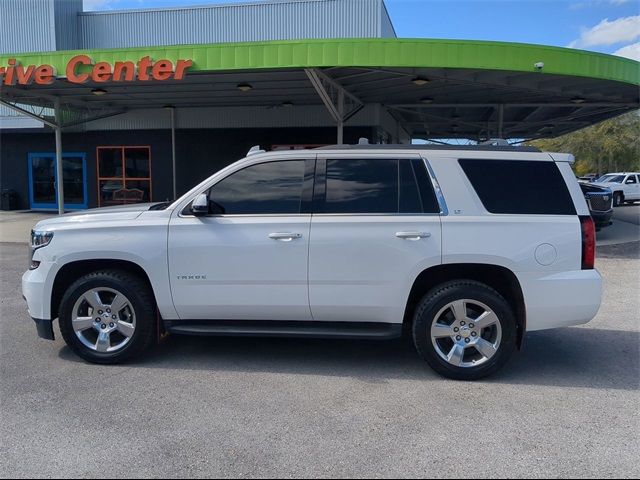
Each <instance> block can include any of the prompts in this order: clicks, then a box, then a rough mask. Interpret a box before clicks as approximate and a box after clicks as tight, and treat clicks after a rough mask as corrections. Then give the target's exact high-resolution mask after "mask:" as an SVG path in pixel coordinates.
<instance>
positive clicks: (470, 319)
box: [431, 298, 502, 368]
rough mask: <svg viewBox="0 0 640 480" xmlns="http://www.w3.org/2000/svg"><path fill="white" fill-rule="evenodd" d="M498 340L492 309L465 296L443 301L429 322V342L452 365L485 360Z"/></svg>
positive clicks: (473, 364) (499, 334)
mask: <svg viewBox="0 0 640 480" xmlns="http://www.w3.org/2000/svg"><path fill="white" fill-rule="evenodd" d="M501 340H502V327H501V325H500V320H499V319H498V316H497V315H496V314H495V312H494V311H493V310H492V309H491V308H489V307H488V306H487V305H485V304H484V303H482V302H479V301H477V300H471V299H468V298H465V299H461V300H456V301H454V302H451V303H448V304H447V305H445V306H444V307H443V308H442V309H440V311H439V312H438V313H437V314H436V317H435V320H434V321H433V323H432V326H431V342H432V343H433V346H434V348H435V350H436V352H437V354H438V355H439V356H440V358H442V359H443V360H445V361H446V362H447V363H449V364H450V365H453V366H455V367H462V368H470V367H477V366H480V365H482V364H484V363H486V362H488V361H489V360H491V358H493V357H494V356H495V354H496V353H497V352H498V349H499V348H500V342H501Z"/></svg>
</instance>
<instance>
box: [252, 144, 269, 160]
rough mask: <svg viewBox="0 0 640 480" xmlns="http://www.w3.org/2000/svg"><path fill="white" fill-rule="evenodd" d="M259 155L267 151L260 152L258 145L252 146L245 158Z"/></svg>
mask: <svg viewBox="0 0 640 480" xmlns="http://www.w3.org/2000/svg"><path fill="white" fill-rule="evenodd" d="M259 153H267V151H266V150H262V149H261V148H260V145H254V146H253V147H251V150H249V153H247V157H250V156H251V155H257V154H259Z"/></svg>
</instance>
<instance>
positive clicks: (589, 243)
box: [580, 215, 596, 270]
mask: <svg viewBox="0 0 640 480" xmlns="http://www.w3.org/2000/svg"><path fill="white" fill-rule="evenodd" d="M580 229H581V230H582V270H593V269H594V268H595V263H596V225H595V223H594V222H593V218H591V217H590V216H586V215H585V216H581V217H580Z"/></svg>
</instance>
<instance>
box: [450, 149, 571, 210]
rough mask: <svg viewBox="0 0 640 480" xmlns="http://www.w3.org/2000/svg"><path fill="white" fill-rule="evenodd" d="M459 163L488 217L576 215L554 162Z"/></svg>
mask: <svg viewBox="0 0 640 480" xmlns="http://www.w3.org/2000/svg"><path fill="white" fill-rule="evenodd" d="M459 163H460V166H461V167H462V170H463V171H464V173H465V174H466V176H467V178H468V179H469V181H470V182H471V185H472V186H473V188H474V189H475V191H476V193H477V194H478V197H480V201H481V202H482V204H483V205H484V207H485V208H486V209H487V211H489V212H491V213H501V214H521V215H576V209H575V206H574V205H573V200H572V198H571V194H570V193H569V190H568V188H567V185H566V183H565V181H564V178H563V177H562V174H561V173H560V170H559V169H558V166H557V165H556V164H555V162H545V161H526V160H481V159H460V160H459Z"/></svg>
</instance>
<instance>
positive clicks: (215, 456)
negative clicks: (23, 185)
mask: <svg viewBox="0 0 640 480" xmlns="http://www.w3.org/2000/svg"><path fill="white" fill-rule="evenodd" d="M618 253H619V252H618ZM606 256H607V257H610V258H603V257H604V255H603V256H602V257H601V258H600V260H599V261H598V268H599V269H600V271H601V272H602V273H603V275H604V277H605V280H606V287H605V299H604V304H603V307H602V309H601V311H600V313H599V315H598V317H597V318H596V319H595V320H594V321H593V322H591V323H590V324H589V325H587V326H584V327H576V328H566V329H560V330H555V331H549V332H538V333H533V334H530V335H529V336H528V338H527V342H526V346H525V350H524V351H523V352H520V353H519V354H517V355H516V356H515V357H514V358H513V360H512V362H511V363H510V364H509V365H508V366H507V368H505V369H504V370H503V371H502V372H500V373H499V374H498V375H496V376H495V377H492V378H491V379H488V380H485V381H482V382H478V383H461V382H455V381H450V380H444V379H442V378H440V377H438V376H436V375H435V374H434V373H433V372H432V371H431V370H429V368H428V367H427V366H426V365H425V364H424V363H423V362H422V361H421V360H420V359H418V357H417V356H416V354H415V353H414V352H413V351H412V349H411V347H410V345H408V344H407V342H406V341H396V342H380V343H378V342H365V341H327V340H304V341H301V340H285V339H268V340H264V339H246V338H245V339H228V338H224V339H215V338H187V337H184V338H180V337H175V338H169V339H167V340H165V341H164V343H163V344H162V345H160V346H159V347H158V348H156V349H155V351H154V352H152V353H151V354H149V355H148V356H147V357H146V358H144V359H142V360H140V361H138V362H136V363H133V364H130V365H126V366H115V367H103V366H95V365H88V364H86V363H83V362H81V361H79V360H78V359H77V358H76V357H75V356H73V355H72V354H71V352H70V351H69V350H68V349H67V348H66V347H65V346H64V343H63V341H62V340H61V339H60V336H59V334H58V333H57V326H56V334H57V337H58V338H57V340H56V341H55V342H47V341H45V340H40V339H38V338H37V336H36V332H35V327H34V325H33V323H32V322H31V320H30V319H29V318H28V316H27V313H26V309H25V305H24V302H23V300H22V298H21V294H20V282H19V279H20V275H21V273H22V271H23V269H24V268H25V266H26V264H27V258H26V248H25V246H24V245H18V244H0V262H1V265H2V281H1V284H0V302H1V303H0V314H1V315H0V359H1V360H0V362H1V363H0V476H1V477H61V476H64V477H66V476H73V477H78V476H82V477H142V476H144V477H149V476H151V477H160V476H162V477H185V476H187V477H195V476H199V477H203V476H206V477H244V476H251V477H284V478H289V477H299V476H311V477H426V476H429V477H476V478H478V477H480V478H481V477H593V478H598V477H607V478H609V477H638V476H640V467H639V466H638V451H639V450H640V414H639V409H638V405H640V395H638V392H639V390H640V349H639V345H640V344H639V340H640V332H639V328H638V325H639V320H640V299H639V297H638V289H639V285H640V273H639V272H640V260H638V258H637V256H635V258H634V254H633V252H631V253H628V254H626V255H625V254H623V255H619V256H617V253H616V252H615V251H613V252H610V253H608V254H607V255H606Z"/></svg>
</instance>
